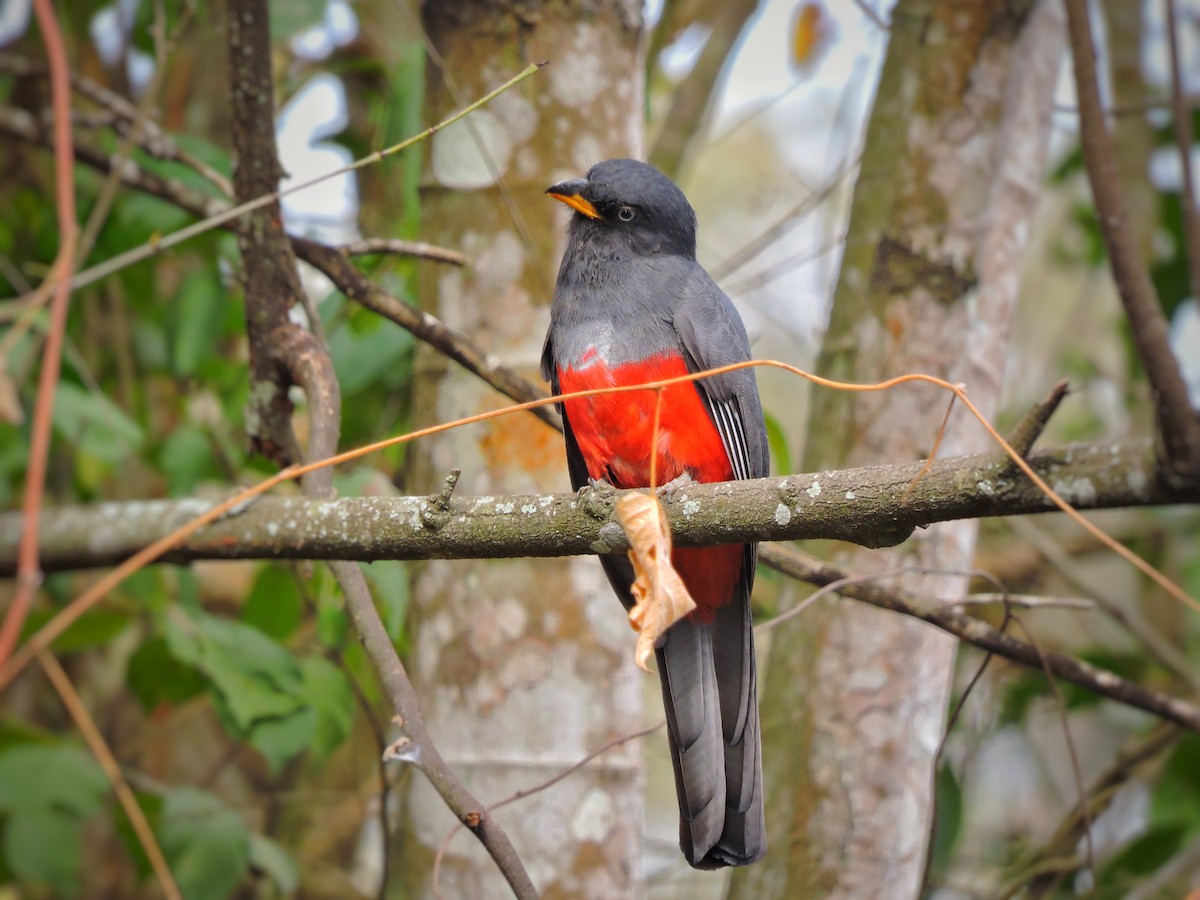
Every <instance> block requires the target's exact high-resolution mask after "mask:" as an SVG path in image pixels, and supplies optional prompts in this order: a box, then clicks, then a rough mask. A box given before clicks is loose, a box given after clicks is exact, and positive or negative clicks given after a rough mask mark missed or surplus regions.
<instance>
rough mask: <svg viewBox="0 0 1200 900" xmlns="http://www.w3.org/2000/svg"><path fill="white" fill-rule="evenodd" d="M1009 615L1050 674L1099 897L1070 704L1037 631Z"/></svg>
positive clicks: (1089, 860) (1087, 852)
mask: <svg viewBox="0 0 1200 900" xmlns="http://www.w3.org/2000/svg"><path fill="white" fill-rule="evenodd" d="M1007 616H1008V617H1010V618H1011V619H1012V620H1013V621H1014V622H1016V623H1017V625H1019V626H1020V628H1021V630H1022V631H1023V632H1025V637H1026V638H1027V639H1028V640H1029V643H1030V644H1032V645H1033V649H1034V650H1035V651H1036V652H1037V655H1038V660H1039V661H1040V662H1041V664H1042V671H1043V672H1045V673H1046V681H1047V682H1049V684H1050V692H1051V693H1052V694H1053V695H1054V703H1055V705H1056V706H1057V707H1058V718H1059V721H1060V722H1062V730H1063V739H1064V740H1065V741H1066V746H1067V758H1068V759H1069V760H1070V761H1071V774H1072V775H1073V776H1074V777H1075V789H1076V790H1077V791H1078V792H1079V812H1080V816H1081V818H1082V821H1083V837H1084V847H1085V848H1086V856H1085V862H1086V863H1087V868H1088V873H1089V874H1090V875H1091V885H1092V890H1091V893H1092V896H1093V897H1094V896H1095V895H1096V879H1097V877H1098V876H1099V874H1100V873H1099V872H1098V871H1097V869H1096V846H1095V843H1094V841H1093V840H1092V813H1091V810H1089V809H1088V795H1087V788H1085V787H1084V786H1083V770H1082V769H1081V768H1080V767H1079V754H1078V753H1076V752H1075V741H1074V739H1073V738H1072V737H1071V726H1070V724H1069V722H1068V720H1067V703H1066V701H1065V700H1063V695H1062V691H1061V690H1059V688H1058V680H1057V679H1056V678H1055V677H1054V673H1053V672H1052V671H1050V664H1049V662H1048V661H1047V660H1046V654H1045V653H1044V652H1042V647H1041V645H1040V644H1039V643H1038V642H1037V641H1035V640H1034V639H1033V632H1031V631H1030V630H1029V628H1028V627H1027V626H1026V625H1025V622H1024V620H1023V619H1021V617H1020V616H1018V615H1017V614H1016V613H1015V612H1013V611H1012V610H1008V612H1007Z"/></svg>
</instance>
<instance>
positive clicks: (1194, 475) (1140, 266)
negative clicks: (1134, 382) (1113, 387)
mask: <svg viewBox="0 0 1200 900" xmlns="http://www.w3.org/2000/svg"><path fill="white" fill-rule="evenodd" d="M1066 8H1067V25H1068V28H1069V31H1070V35H1071V54H1072V57H1073V58H1074V62H1075V90H1076V93H1077V94H1078V97H1079V130H1080V138H1081V143H1082V146H1083V161H1084V164H1085V166H1086V167H1087V173H1088V180H1089V181H1090V182H1091V186H1092V195H1093V197H1094V198H1095V202H1096V215H1097V219H1098V220H1099V223H1100V233H1101V234H1102V235H1103V237H1104V245H1105V247H1106V248H1107V250H1108V258H1109V263H1110V265H1111V266H1112V273H1113V278H1114V279H1115V281H1116V284H1117V290H1118V292H1119V293H1120V296H1121V302H1122V303H1123V304H1124V306H1125V314H1126V316H1127V317H1128V318H1129V327H1130V330H1131V331H1132V333H1133V341H1134V345H1135V346H1136V347H1137V351H1138V357H1139V358H1140V359H1141V361H1142V365H1143V366H1145V369H1146V375H1147V376H1148V377H1149V380H1150V391H1151V394H1152V395H1153V398H1154V409H1155V414H1156V417H1157V420H1158V428H1159V432H1160V435H1161V437H1162V441H1163V450H1164V453H1165V456H1166V462H1167V471H1168V472H1169V474H1170V475H1171V476H1172V477H1174V478H1176V479H1178V480H1180V481H1192V482H1196V481H1200V418H1198V417H1197V414H1196V411H1195V410H1194V409H1193V408H1192V405H1191V402H1190V400H1189V399H1188V391H1187V385H1186V383H1185V382H1184V380H1183V376H1182V374H1181V373H1180V371H1179V364H1178V361H1177V360H1176V359H1175V356H1174V354H1173V353H1172V352H1171V346H1170V344H1169V342H1168V340H1167V320H1166V316H1165V315H1164V314H1163V311H1162V305H1161V303H1160V302H1159V298H1158V295H1157V293H1156V292H1155V290H1154V283H1153V282H1152V281H1151V280H1150V275H1149V272H1148V271H1147V269H1146V264H1145V261H1144V260H1143V259H1142V254H1141V251H1140V250H1139V249H1138V245H1137V242H1136V241H1135V240H1134V236H1133V235H1132V234H1130V233H1129V230H1128V229H1129V216H1128V212H1127V210H1126V208H1125V199H1124V197H1123V196H1122V195H1121V190H1120V180H1119V178H1118V174H1117V160H1116V155H1115V153H1114V152H1113V146H1112V138H1111V136H1110V135H1109V133H1108V129H1107V126H1106V125H1105V122H1104V111H1103V109H1102V108H1101V106H1100V89H1099V87H1098V85H1097V83H1096V51H1095V46H1094V43H1093V39H1092V26H1091V20H1090V18H1089V12H1088V4H1087V0H1066Z"/></svg>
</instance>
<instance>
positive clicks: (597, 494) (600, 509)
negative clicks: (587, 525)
mask: <svg viewBox="0 0 1200 900" xmlns="http://www.w3.org/2000/svg"><path fill="white" fill-rule="evenodd" d="M616 495H617V489H616V488H615V487H613V486H612V485H611V484H609V483H608V482H607V481H605V480H604V479H603V478H588V483H587V484H585V485H584V486H583V487H581V488H580V489H579V502H580V503H582V504H583V508H584V509H586V510H587V511H588V513H589V514H590V515H591V516H593V517H595V518H597V519H601V520H606V519H608V518H609V517H610V516H611V515H612V511H613V507H614V506H615V505H616Z"/></svg>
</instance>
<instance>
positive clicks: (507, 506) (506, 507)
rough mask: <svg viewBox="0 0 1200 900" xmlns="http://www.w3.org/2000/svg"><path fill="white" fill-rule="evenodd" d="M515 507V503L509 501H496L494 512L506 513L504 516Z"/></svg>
mask: <svg viewBox="0 0 1200 900" xmlns="http://www.w3.org/2000/svg"><path fill="white" fill-rule="evenodd" d="M516 508H517V505H516V504H515V503H512V502H511V501H510V502H508V503H497V504H496V512H498V513H502V514H503V515H506V516H507V515H508V514H509V513H511V512H512V511H513V510H514V509H516Z"/></svg>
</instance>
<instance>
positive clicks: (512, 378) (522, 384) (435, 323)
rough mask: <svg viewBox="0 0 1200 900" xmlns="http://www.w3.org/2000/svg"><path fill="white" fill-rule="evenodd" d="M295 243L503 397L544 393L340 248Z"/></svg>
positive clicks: (549, 416) (354, 295)
mask: <svg viewBox="0 0 1200 900" xmlns="http://www.w3.org/2000/svg"><path fill="white" fill-rule="evenodd" d="M293 244H294V246H295V248H296V253H297V254H298V255H299V257H300V258H301V259H303V260H304V261H305V262H306V263H308V264H309V265H311V266H313V267H315V268H317V269H319V270H320V271H322V272H324V273H325V275H326V277H328V278H329V280H330V281H332V282H333V283H334V284H335V285H337V288H338V290H340V291H341V292H342V293H343V294H345V295H346V296H347V297H349V298H350V299H352V300H355V301H357V302H358V303H361V304H362V305H363V306H365V307H367V308H368V309H370V310H373V311H374V312H376V313H378V314H379V315H381V316H383V317H384V318H386V319H391V320H392V321H393V322H395V323H396V324H397V325H399V326H400V327H401V328H404V329H406V330H408V331H410V332H412V334H413V335H414V336H415V337H417V338H420V339H421V340H423V341H425V342H426V343H427V344H429V345H430V346H432V347H434V348H436V349H437V350H438V351H440V352H441V353H443V354H444V355H445V356H447V357H449V358H450V359H452V360H454V361H455V362H457V363H458V364H459V365H461V366H463V367H464V368H465V369H467V370H468V371H470V372H473V373H474V374H476V375H478V376H479V377H480V378H482V379H483V380H484V381H486V382H487V383H488V384H490V385H492V387H494V388H496V390H498V391H500V393H502V394H504V395H505V396H506V397H509V398H510V399H512V400H516V401H517V402H518V403H526V402H528V401H531V400H539V399H541V398H543V397H545V396H546V394H545V393H544V392H543V391H541V390H540V389H539V388H536V387H534V386H533V384H531V383H530V382H529V381H528V380H526V379H525V378H522V377H521V375H519V374H518V373H517V372H516V371H514V370H513V369H511V368H509V367H508V366H506V365H504V364H503V363H501V362H500V361H499V360H497V359H496V358H495V357H493V356H491V355H490V354H488V353H487V352H486V351H485V350H484V349H483V348H482V347H480V346H479V345H478V344H477V343H475V341H473V340H471V339H470V338H469V337H467V336H466V335H463V334H460V333H458V332H456V331H454V330H453V329H451V328H449V327H447V326H446V325H445V324H444V323H443V322H442V321H441V320H439V319H438V318H437V317H435V316H433V315H431V314H429V313H427V312H424V311H423V310H420V309H417V308H416V307H414V306H412V305H410V304H408V303H405V302H404V301H402V300H400V299H399V298H397V297H395V296H394V295H392V294H391V293H390V292H389V291H388V290H386V289H385V288H383V287H382V286H380V285H379V284H378V283H376V282H375V281H372V280H371V279H370V278H368V277H367V276H366V275H364V274H363V273H362V272H360V271H359V270H358V269H357V268H355V266H354V265H353V264H352V263H351V262H350V259H349V257H348V256H347V254H346V252H345V251H344V250H340V249H337V248H334V247H326V246H325V245H324V244H318V243H316V242H315V241H310V240H307V239H304V238H296V239H294V240H293ZM533 414H534V415H535V416H537V417H538V418H539V419H541V420H542V421H543V422H545V423H546V424H547V425H550V426H551V427H553V428H557V429H559V430H561V429H562V420H561V419H560V418H559V415H558V413H556V412H555V411H554V410H553V409H551V408H549V407H545V406H539V407H536V408H535V409H534V410H533Z"/></svg>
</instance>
